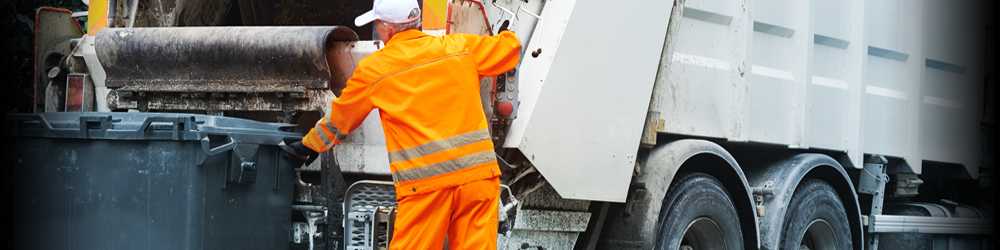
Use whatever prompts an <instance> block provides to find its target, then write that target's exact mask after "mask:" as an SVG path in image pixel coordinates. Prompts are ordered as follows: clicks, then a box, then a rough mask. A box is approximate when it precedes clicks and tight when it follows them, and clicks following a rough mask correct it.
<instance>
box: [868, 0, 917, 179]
mask: <svg viewBox="0 0 1000 250" xmlns="http://www.w3.org/2000/svg"><path fill="white" fill-rule="evenodd" d="M923 2H924V1H923V0H889V1H867V2H865V4H866V6H867V8H868V9H867V10H866V12H865V28H866V29H865V33H866V37H867V40H868V57H867V62H866V68H865V73H864V93H865V96H864V99H863V100H862V103H863V104H862V105H863V107H864V110H863V111H862V112H863V116H862V117H863V120H862V127H863V133H862V136H863V137H864V143H863V150H864V152H866V153H870V154H881V155H889V156H896V157H901V158H903V159H904V160H906V162H907V163H908V164H909V165H910V166H911V167H912V168H913V170H914V172H917V173H919V172H920V164H921V160H920V159H919V157H917V156H918V155H919V153H918V152H917V149H918V147H917V145H919V143H920V141H919V136H918V130H917V126H918V124H917V122H918V121H919V114H918V112H917V108H916V107H917V103H918V101H917V100H918V99H920V98H919V96H920V95H921V90H920V85H921V84H920V81H921V75H922V71H923V68H924V67H923V53H922V50H921V49H918V48H922V44H923V43H922V40H923V39H922V38H923V36H922V28H923V22H922V20H923V19H922V16H923Z"/></svg>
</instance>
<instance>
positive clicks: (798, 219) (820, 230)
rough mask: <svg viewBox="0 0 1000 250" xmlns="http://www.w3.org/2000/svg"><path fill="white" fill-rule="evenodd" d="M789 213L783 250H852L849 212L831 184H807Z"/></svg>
mask: <svg viewBox="0 0 1000 250" xmlns="http://www.w3.org/2000/svg"><path fill="white" fill-rule="evenodd" d="M786 211H788V212H786V213H785V223H784V227H782V228H784V232H783V233H782V236H781V239H782V240H781V249H783V250H799V249H811V250H849V249H851V242H852V241H851V240H852V239H851V228H850V223H848V220H847V212H846V210H845V209H844V205H843V203H841V202H840V198H838V196H837V192H836V191H834V189H833V187H831V186H830V184H827V183H826V182H824V181H821V180H815V179H809V180H806V181H804V182H803V183H802V184H801V185H800V186H799V187H798V188H797V189H796V190H795V194H794V195H793V196H792V200H791V202H789V204H788V210H786Z"/></svg>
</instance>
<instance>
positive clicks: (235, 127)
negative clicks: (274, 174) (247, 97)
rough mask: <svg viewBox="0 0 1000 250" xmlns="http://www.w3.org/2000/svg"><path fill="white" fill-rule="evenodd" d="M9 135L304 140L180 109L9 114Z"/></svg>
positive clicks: (285, 128)
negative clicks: (179, 111) (153, 111)
mask: <svg viewBox="0 0 1000 250" xmlns="http://www.w3.org/2000/svg"><path fill="white" fill-rule="evenodd" d="M7 124H8V129H7V135H8V136H13V137H43V138H74V139H94V140H174V141H199V140H201V141H205V140H209V139H210V138H212V137H222V138H230V139H232V140H238V141H239V142H240V143H253V144H264V145H277V144H278V143H280V142H281V141H282V140H288V139H301V138H302V134H301V133H296V132H292V130H293V128H294V125H292V124H287V123H268V122H259V121H254V120H247V119H240V118H232V117H222V116H211V115H200V114H182V113H145V112H48V113H31V114H8V115H7Z"/></svg>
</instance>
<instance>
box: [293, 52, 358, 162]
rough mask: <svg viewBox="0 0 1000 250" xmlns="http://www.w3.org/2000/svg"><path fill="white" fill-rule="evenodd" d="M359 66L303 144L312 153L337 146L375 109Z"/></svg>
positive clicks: (304, 139)
mask: <svg viewBox="0 0 1000 250" xmlns="http://www.w3.org/2000/svg"><path fill="white" fill-rule="evenodd" d="M362 71H363V70H362V67H361V66H360V65H359V67H358V70H355V72H354V74H353V75H351V78H350V79H348V80H347V86H346V87H344V90H343V91H342V92H341V94H340V97H338V98H337V99H334V100H333V102H332V103H331V104H330V112H328V113H327V114H326V115H324V116H323V118H322V119H320V120H319V121H318V122H316V126H314V127H313V128H312V129H310V130H309V133H308V134H306V136H305V138H302V143H303V144H304V145H305V146H306V147H307V148H309V149H310V150H312V151H314V152H325V151H327V150H329V149H330V148H331V147H333V145H336V144H339V143H340V142H341V140H343V139H344V137H346V136H347V134H349V133H351V131H354V129H355V128H357V127H358V126H360V125H361V122H362V121H364V119H365V117H367V116H368V113H369V112H371V111H372V109H373V108H374V107H373V105H372V102H371V99H370V98H369V91H368V81H367V80H366V79H367V78H368V77H366V74H365V73H364V72H362Z"/></svg>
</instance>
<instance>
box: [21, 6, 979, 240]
mask: <svg viewBox="0 0 1000 250" xmlns="http://www.w3.org/2000/svg"><path fill="white" fill-rule="evenodd" d="M110 2H111V3H108V1H97V0H92V1H90V8H91V13H90V14H91V17H90V20H89V21H88V22H95V20H103V19H104V18H108V17H112V18H111V19H112V20H110V23H112V25H110V26H109V27H100V26H97V27H90V28H89V30H88V32H89V34H83V32H82V31H81V30H75V31H74V30H73V29H55V28H51V29H52V30H60V32H62V33H59V34H63V35H61V36H56V35H51V34H57V32H55V31H53V32H52V33H45V34H46V35H42V34H43V33H44V32H45V29H48V28H49V27H62V26H60V25H59V24H60V23H66V22H68V21H69V22H71V21H72V18H71V17H70V14H69V13H64V12H60V11H54V10H53V9H41V10H39V14H38V18H39V20H40V21H41V23H42V24H45V23H51V24H52V25H51V26H50V25H41V26H39V30H40V33H39V34H40V35H39V36H43V37H44V38H45V39H39V40H38V41H42V42H44V44H43V45H44V46H40V47H39V50H37V51H36V64H37V65H38V66H37V70H36V73H35V74H36V83H35V86H36V90H35V92H34V93H35V95H36V97H37V98H36V101H35V103H34V104H35V105H36V107H38V108H37V111H39V112H41V111H46V112H62V111H98V112H111V113H99V114H112V115H111V116H112V117H113V116H114V114H115V113H114V112H170V113H198V114H201V115H209V116H233V117H241V118H248V119H253V120H258V121H264V122H280V123H286V124H294V125H295V126H298V131H299V132H305V130H303V129H307V128H309V127H311V125H312V124H313V122H315V121H316V120H317V119H318V118H319V117H320V116H321V115H322V114H323V113H324V111H323V109H324V108H326V105H327V103H329V101H330V100H331V99H332V98H336V97H335V96H336V95H338V94H339V89H340V88H342V87H343V85H344V81H346V79H347V77H349V76H350V72H351V70H352V68H353V67H354V65H355V64H356V63H357V61H358V60H360V59H361V58H363V57H364V56H365V55H367V54H370V53H372V52H374V51H376V50H378V49H379V48H380V47H381V46H382V44H381V42H379V41H377V40H375V39H372V40H361V39H360V37H369V36H368V35H367V34H361V36H359V34H357V33H356V32H355V31H354V30H352V29H351V28H347V27H343V26H243V27H142V28H139V27H115V26H116V25H114V23H116V20H114V17H120V16H126V15H121V14H120V13H119V14H117V15H116V14H115V12H114V11H116V8H115V7H114V6H125V5H124V4H122V3H115V1H113V0H112V1H110ZM126 2H127V1H126ZM178 2H181V1H178ZM369 4H370V3H356V4H355V5H358V6H360V8H367V7H369V6H370V5H369ZM423 4H424V6H425V8H428V7H427V6H429V5H434V6H438V7H440V6H444V7H445V8H444V9H446V10H447V12H445V13H444V15H443V17H441V18H443V19H444V20H446V21H445V24H446V25H445V27H444V29H443V30H434V31H428V32H436V33H438V34H440V33H474V34H492V33H495V32H496V31H497V30H498V29H499V28H500V27H501V26H504V27H509V29H510V30H511V31H514V32H515V33H516V34H517V35H518V36H519V38H520V39H521V42H522V45H523V46H522V47H523V53H522V55H523V56H522V61H521V63H520V65H519V66H518V68H517V69H516V70H514V71H512V72H509V73H506V74H503V75H500V76H497V77H489V78H483V80H482V85H481V90H482V91H481V96H482V99H483V106H484V109H485V110H486V111H487V116H488V118H489V120H490V123H491V124H490V131H491V134H492V136H493V140H494V142H495V144H496V145H497V148H496V152H497V156H498V159H499V161H500V163H501V164H500V165H501V168H502V169H503V171H504V174H503V177H502V183H503V188H502V191H501V193H500V196H501V205H500V207H498V208H497V209H500V211H501V213H500V214H501V215H500V216H501V218H500V223H501V225H500V230H499V232H498V234H497V237H498V247H499V248H500V249H824V250H825V249H836V250H842V249H872V250H874V249H992V245H991V244H992V242H991V241H990V240H989V239H990V237H991V236H992V227H991V223H990V221H992V204H991V203H990V202H991V199H990V198H984V197H983V196H980V195H979V194H982V192H991V191H989V190H991V189H990V188H991V187H992V184H991V183H990V182H989V180H990V178H991V176H992V173H993V164H994V162H993V160H992V158H991V157H992V156H991V155H990V153H989V152H991V151H990V150H992V149H993V145H992V144H991V143H992V142H991V141H989V140H988V139H987V135H989V133H993V132H992V130H991V128H992V126H994V125H992V124H993V123H994V122H995V121H993V120H992V119H994V118H992V112H993V110H992V109H991V108H990V107H988V106H987V105H984V103H987V102H988V100H989V99H992V98H995V96H991V95H989V94H984V93H985V92H986V91H984V88H986V87H987V86H988V83H986V82H985V81H984V80H983V79H986V77H984V76H985V75H986V74H987V73H986V70H985V66H984V65H983V64H982V61H983V59H984V58H983V53H982V51H984V50H985V48H986V47H987V46H988V44H989V43H988V41H987V37H986V36H985V33H984V32H983V29H982V27H981V26H979V25H980V24H979V23H977V22H976V21H977V20H978V18H976V16H975V14H978V13H980V12H979V9H978V8H979V7H981V6H978V4H980V3H979V2H977V1H931V0H919V1H910V0H890V1H861V0H849V1H818V0H816V1H793V0H783V1H738V0H671V1H639V2H627V3H626V2H606V1H574V0H562V1H552V0H488V1H482V2H479V1H463V0H454V1H441V0H438V1H431V0H425V1H423ZM109 6H111V8H109ZM239 7H243V5H240V6H239ZM95 9H97V10H101V11H94V10H95ZM108 9H111V10H110V12H107V11H108ZM102 11H103V12H102ZM117 11H125V12H127V11H133V12H134V11H137V9H136V8H134V7H132V8H131V9H129V8H126V9H125V10H120V9H119V10H117ZM241 11H244V12H242V14H245V15H244V18H246V16H247V15H250V16H253V15H252V14H253V13H255V12H253V11H254V8H246V9H242V8H241ZM258 11H260V10H258ZM95 12H96V14H95ZM109 13H110V14H109ZM247 13H251V14H247ZM132 16H133V18H134V15H132ZM425 19H426V16H425ZM117 22H120V20H119V21H117ZM994 42H995V41H994ZM199 117H202V116H199ZM81 119H82V118H81ZM192 119H194V118H192ZM198 119H204V118H198ZM36 120H37V119H36ZM80 126H84V127H83V129H84V130H86V129H90V128H87V127H86V126H85V125H80ZM287 126H293V125H287ZM93 129H99V128H93ZM384 144H385V139H384V135H383V132H382V128H381V125H380V123H379V119H378V111H377V110H376V111H373V112H372V113H371V114H370V115H369V117H368V118H367V119H366V120H365V122H364V124H363V125H362V126H361V127H360V128H358V129H357V130H356V131H354V132H352V133H351V134H350V135H349V136H348V137H347V138H346V139H345V140H344V143H343V144H341V145H339V146H337V147H335V148H334V149H333V150H331V152H329V153H325V154H323V155H322V157H321V159H320V160H318V161H316V162H315V163H313V164H311V165H309V166H305V167H303V168H301V169H299V170H297V174H296V181H294V182H293V183H294V184H292V183H290V184H289V185H294V186H295V188H294V193H293V195H291V196H289V197H290V198H291V199H293V202H292V204H293V205H291V206H289V207H287V209H288V210H290V211H294V212H293V213H292V215H291V216H290V217H289V218H288V221H287V224H283V225H278V226H280V227H282V228H284V229H285V230H287V231H288V234H289V238H288V240H289V244H288V246H289V248H295V249H300V248H308V249H348V250H356V249H357V250H360V249H386V248H387V247H388V244H389V242H390V241H391V239H392V228H393V217H394V214H395V208H396V207H395V196H394V193H393V187H392V182H391V177H389V167H388V165H389V161H388V158H387V152H386V150H385V147H384ZM236 153H238V152H236V151H233V154H236ZM19 164H30V162H25V163H19ZM282 190H283V189H282ZM53 230H56V229H53Z"/></svg>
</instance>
